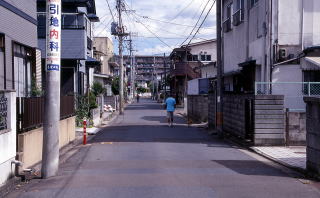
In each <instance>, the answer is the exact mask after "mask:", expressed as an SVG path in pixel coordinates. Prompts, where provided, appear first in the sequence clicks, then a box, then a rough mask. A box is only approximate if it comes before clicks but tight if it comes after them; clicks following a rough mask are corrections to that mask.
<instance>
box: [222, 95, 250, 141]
mask: <svg viewBox="0 0 320 198" xmlns="http://www.w3.org/2000/svg"><path fill="white" fill-rule="evenodd" d="M252 99H253V95H240V94H226V95H224V98H223V130H224V131H225V132H228V133H230V134H232V135H234V136H237V137H241V138H243V139H246V138H247V131H246V110H245V103H246V100H252Z"/></svg>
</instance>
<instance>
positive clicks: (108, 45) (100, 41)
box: [93, 37, 114, 75]
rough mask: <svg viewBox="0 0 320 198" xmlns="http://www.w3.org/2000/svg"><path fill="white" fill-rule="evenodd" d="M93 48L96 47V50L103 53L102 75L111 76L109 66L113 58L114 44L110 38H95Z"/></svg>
mask: <svg viewBox="0 0 320 198" xmlns="http://www.w3.org/2000/svg"><path fill="white" fill-rule="evenodd" d="M93 47H95V50H97V51H99V52H102V53H103V54H104V55H102V56H101V57H103V60H101V62H102V65H101V73H102V74H107V75H110V74H111V71H110V66H109V60H110V58H112V57H113V53H114V51H113V43H112V41H111V40H110V39H109V38H108V37H95V38H94V40H93Z"/></svg>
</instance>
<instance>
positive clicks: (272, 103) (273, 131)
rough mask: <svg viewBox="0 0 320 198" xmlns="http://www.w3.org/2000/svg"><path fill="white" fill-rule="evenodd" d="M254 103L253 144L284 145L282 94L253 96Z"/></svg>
mask: <svg viewBox="0 0 320 198" xmlns="http://www.w3.org/2000/svg"><path fill="white" fill-rule="evenodd" d="M254 105H255V106H254V117H255V118H254V119H255V120H254V121H255V123H254V144H255V145H257V146H260V145H263V146H266V145H268V146H277V145H284V143H285V135H284V134H285V111H284V96H281V95H278V96H277V95H268V96H255V99H254Z"/></svg>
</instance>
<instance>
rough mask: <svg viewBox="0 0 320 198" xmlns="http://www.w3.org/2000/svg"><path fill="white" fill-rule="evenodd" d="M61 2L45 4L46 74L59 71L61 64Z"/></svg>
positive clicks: (54, 0)
mask: <svg viewBox="0 0 320 198" xmlns="http://www.w3.org/2000/svg"><path fill="white" fill-rule="evenodd" d="M60 56H61V0H48V3H47V42H46V68H47V72H52V71H60V67H61V62H60Z"/></svg>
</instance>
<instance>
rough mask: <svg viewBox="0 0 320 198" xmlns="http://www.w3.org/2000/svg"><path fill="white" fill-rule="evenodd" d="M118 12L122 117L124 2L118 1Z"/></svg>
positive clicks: (121, 109)
mask: <svg viewBox="0 0 320 198" xmlns="http://www.w3.org/2000/svg"><path fill="white" fill-rule="evenodd" d="M117 10H118V17H119V19H118V32H117V35H118V38H119V57H120V86H119V87H120V90H119V97H120V110H119V113H120V115H123V113H124V85H123V81H124V68H123V37H125V36H127V35H128V34H126V33H125V32H124V27H123V24H122V15H121V14H122V0H117Z"/></svg>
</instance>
